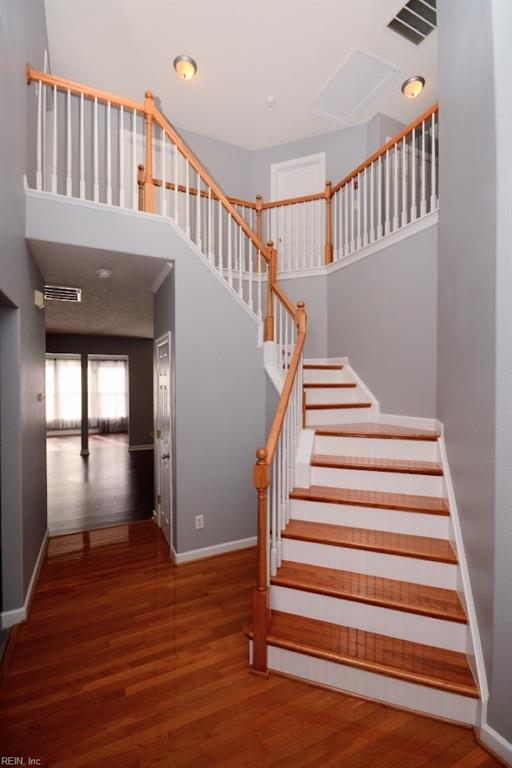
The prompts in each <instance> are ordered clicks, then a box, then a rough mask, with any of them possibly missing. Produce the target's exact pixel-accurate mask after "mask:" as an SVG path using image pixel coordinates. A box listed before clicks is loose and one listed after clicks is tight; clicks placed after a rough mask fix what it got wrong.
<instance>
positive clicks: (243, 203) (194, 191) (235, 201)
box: [153, 177, 256, 210]
mask: <svg viewBox="0 0 512 768" xmlns="http://www.w3.org/2000/svg"><path fill="white" fill-rule="evenodd" d="M153 184H154V186H155V187H161V186H162V179H156V178H154V177H153ZM165 188H166V189H169V190H171V191H172V190H174V189H176V184H173V183H172V181H166V182H165ZM178 192H187V187H186V186H185V185H184V184H178ZM188 194H189V195H192V196H193V197H196V196H197V195H198V194H199V190H198V189H197V188H196V187H189V188H188ZM200 196H201V197H209V194H208V192H207V191H206V189H202V190H201V193H200ZM226 197H227V199H228V200H229V202H230V203H231V205H240V206H243V207H244V208H253V209H254V210H256V203H252V202H251V201H250V200H240V199H239V198H238V197H232V196H231V195H226ZM218 199H219V198H218V197H217V195H216V194H215V193H213V194H212V200H218Z"/></svg>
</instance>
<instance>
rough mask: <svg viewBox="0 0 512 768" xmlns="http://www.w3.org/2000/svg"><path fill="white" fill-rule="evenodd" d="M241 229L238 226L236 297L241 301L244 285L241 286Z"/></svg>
mask: <svg viewBox="0 0 512 768" xmlns="http://www.w3.org/2000/svg"><path fill="white" fill-rule="evenodd" d="M242 235H243V231H242V227H241V226H240V225H238V295H239V296H240V298H241V299H243V297H244V284H243V274H244V259H243V252H242V248H243V240H242Z"/></svg>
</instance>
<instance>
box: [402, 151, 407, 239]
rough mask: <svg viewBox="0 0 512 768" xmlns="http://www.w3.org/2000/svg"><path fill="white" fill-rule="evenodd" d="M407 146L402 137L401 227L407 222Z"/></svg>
mask: <svg viewBox="0 0 512 768" xmlns="http://www.w3.org/2000/svg"><path fill="white" fill-rule="evenodd" d="M406 174H407V146H406V144H405V136H404V137H403V139H402V227H405V225H406V224H407V175H406Z"/></svg>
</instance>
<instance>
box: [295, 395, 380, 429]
mask: <svg viewBox="0 0 512 768" xmlns="http://www.w3.org/2000/svg"><path fill="white" fill-rule="evenodd" d="M365 402H367V401H366V399H365ZM377 420H378V419H377V409H376V408H375V406H370V407H369V408H326V409H325V410H321V411H306V426H307V427H315V426H320V425H322V424H352V423H354V422H363V421H377Z"/></svg>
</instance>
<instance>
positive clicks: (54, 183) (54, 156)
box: [51, 85, 57, 195]
mask: <svg viewBox="0 0 512 768" xmlns="http://www.w3.org/2000/svg"><path fill="white" fill-rule="evenodd" d="M52 139H53V147H52V184H51V190H52V192H53V194H54V195H55V194H57V86H56V85H54V86H53V131H52Z"/></svg>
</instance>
